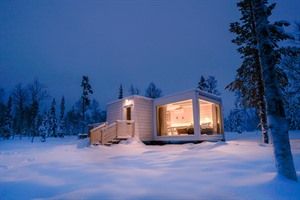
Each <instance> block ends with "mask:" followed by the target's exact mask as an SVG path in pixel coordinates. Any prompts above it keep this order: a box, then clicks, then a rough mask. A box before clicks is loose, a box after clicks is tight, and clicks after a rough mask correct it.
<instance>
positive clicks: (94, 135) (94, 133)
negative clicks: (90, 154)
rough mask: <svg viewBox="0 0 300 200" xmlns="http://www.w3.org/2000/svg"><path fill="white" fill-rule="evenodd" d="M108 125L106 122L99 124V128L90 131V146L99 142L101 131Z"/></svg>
mask: <svg viewBox="0 0 300 200" xmlns="http://www.w3.org/2000/svg"><path fill="white" fill-rule="evenodd" d="M107 125H108V123H107V122H105V123H104V124H101V125H100V126H97V127H95V128H93V129H92V130H90V132H91V135H90V144H96V143H99V142H100V141H101V135H102V134H101V129H103V128H105V127H106V126H107Z"/></svg>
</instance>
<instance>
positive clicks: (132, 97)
mask: <svg viewBox="0 0 300 200" xmlns="http://www.w3.org/2000/svg"><path fill="white" fill-rule="evenodd" d="M192 92H197V93H198V95H200V96H203V97H207V98H210V99H214V100H217V101H222V98H221V97H220V96H218V95H215V94H212V93H209V92H206V91H203V90H199V89H190V90H185V91H182V92H177V93H174V94H170V95H166V96H162V97H159V98H157V99H151V98H148V97H145V96H141V95H131V96H126V97H123V98H122V99H117V100H115V101H111V102H109V103H107V104H106V105H107V106H108V105H111V104H114V103H117V102H120V101H124V100H125V99H134V98H141V99H146V100H151V101H155V100H158V99H164V98H170V97H173V96H178V95H183V94H185V93H192Z"/></svg>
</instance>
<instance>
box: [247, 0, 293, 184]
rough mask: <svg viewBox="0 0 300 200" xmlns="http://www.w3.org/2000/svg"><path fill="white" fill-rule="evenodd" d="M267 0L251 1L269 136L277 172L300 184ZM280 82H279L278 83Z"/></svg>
mask: <svg viewBox="0 0 300 200" xmlns="http://www.w3.org/2000/svg"><path fill="white" fill-rule="evenodd" d="M264 2H265V1H264V0H251V5H250V6H251V7H252V8H253V17H254V21H255V33H256V36H257V41H258V42H257V44H258V51H259V60H260V64H261V74H262V80H263V85H264V88H265V98H266V105H267V118H268V124H269V129H270V133H271V135H272V138H273V147H274V154H275V160H276V162H275V163H276V167H277V171H278V173H279V174H280V175H283V176H284V177H286V178H288V179H291V180H294V181H297V174H296V171H295V166H294V162H293V156H292V152H291V147H290V142H289V135H288V124H287V121H286V117H285V110H284V104H283V100H282V97H281V91H280V86H279V83H278V81H275V80H276V79H277V77H276V76H277V75H276V69H275V67H274V66H275V65H276V60H275V59H274V58H275V56H276V54H275V52H274V49H273V48H274V46H273V45H274V44H273V42H272V38H271V34H270V26H269V22H268V14H267V11H266V10H265V4H264ZM277 80H278V79H277Z"/></svg>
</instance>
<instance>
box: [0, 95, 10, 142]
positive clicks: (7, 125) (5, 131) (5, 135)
mask: <svg viewBox="0 0 300 200" xmlns="http://www.w3.org/2000/svg"><path fill="white" fill-rule="evenodd" d="M12 123H13V116H12V97H11V96H10V97H9V98H8V102H7V106H6V112H5V123H4V127H3V135H2V137H3V138H6V139H9V138H10V137H11V136H12Z"/></svg>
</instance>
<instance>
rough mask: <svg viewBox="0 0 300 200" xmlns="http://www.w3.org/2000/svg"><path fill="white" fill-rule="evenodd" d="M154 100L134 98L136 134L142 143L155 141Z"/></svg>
mask: <svg viewBox="0 0 300 200" xmlns="http://www.w3.org/2000/svg"><path fill="white" fill-rule="evenodd" d="M152 104H153V100H152V99H146V98H141V97H135V98H134V111H133V112H134V121H135V134H136V135H137V136H138V137H139V139H140V140H141V141H152V140H153V111H152Z"/></svg>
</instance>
